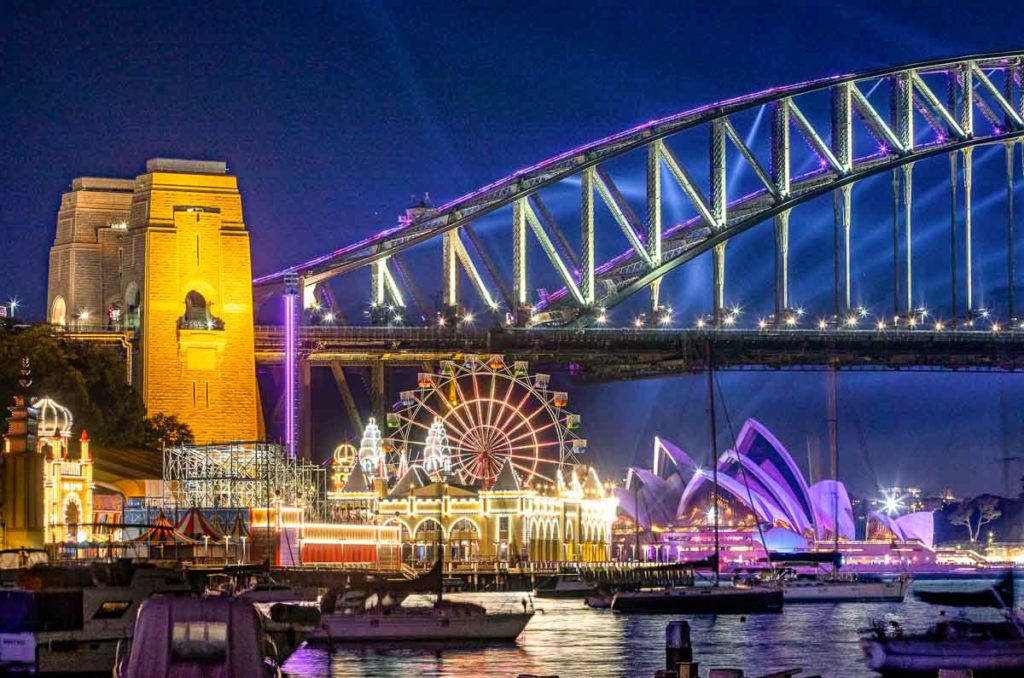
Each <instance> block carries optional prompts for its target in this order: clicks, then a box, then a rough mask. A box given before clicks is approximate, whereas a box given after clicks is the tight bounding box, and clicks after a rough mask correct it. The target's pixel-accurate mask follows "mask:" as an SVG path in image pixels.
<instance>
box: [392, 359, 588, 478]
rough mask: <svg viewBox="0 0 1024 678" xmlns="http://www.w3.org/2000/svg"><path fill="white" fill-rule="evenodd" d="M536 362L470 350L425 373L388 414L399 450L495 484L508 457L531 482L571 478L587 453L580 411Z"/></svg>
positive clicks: (453, 472) (435, 466) (422, 461)
mask: <svg viewBox="0 0 1024 678" xmlns="http://www.w3.org/2000/svg"><path fill="white" fill-rule="evenodd" d="M528 368H529V365H528V364H527V363H526V362H525V361H515V362H513V363H511V364H509V363H507V362H506V361H505V359H504V357H502V356H500V355H486V356H478V355H465V356H463V358H462V360H458V361H455V360H444V361H441V366H440V370H439V372H437V373H431V372H421V373H420V374H419V376H418V379H417V385H418V387H419V388H417V389H415V390H412V391H403V392H402V393H401V394H400V399H399V401H398V402H397V403H396V404H395V407H394V408H393V411H392V412H391V413H390V414H389V415H388V422H387V423H388V427H389V428H391V429H392V430H393V431H394V433H393V438H392V441H393V445H394V449H395V450H396V452H399V453H404V454H406V455H408V459H409V460H410V461H411V462H412V463H419V464H422V465H424V467H425V468H426V469H428V470H435V471H436V470H437V469H441V468H444V469H446V470H447V471H448V473H449V474H450V475H452V476H454V477H455V478H457V479H458V480H459V481H461V482H463V483H465V484H473V485H475V484H481V485H483V486H484V487H490V486H491V485H492V484H493V483H494V480H495V478H496V477H497V476H498V474H499V473H500V472H501V470H502V468H504V466H505V464H506V463H507V462H511V464H512V466H513V468H514V469H515V470H516V472H517V474H518V475H519V478H520V480H521V481H522V482H523V483H524V484H527V485H531V484H535V483H544V482H546V483H552V484H555V483H557V482H559V480H558V479H559V478H560V477H561V478H563V479H564V474H563V470H564V469H565V468H566V467H567V466H573V465H577V464H579V457H578V455H579V454H582V453H583V452H585V451H586V446H587V443H586V440H584V439H582V438H580V437H579V436H578V435H577V434H576V429H577V428H579V424H580V416H579V415H578V414H575V413H573V412H570V411H569V410H567V409H566V405H567V404H568V394H567V393H565V392H563V391H552V390H550V389H549V388H548V384H549V381H550V377H548V375H546V374H530V373H529V369H528ZM442 448H443V450H444V451H443V452H441V450H442ZM444 456H446V459H442V457H444ZM445 461H447V462H448V464H447V466H445V465H444V463H445Z"/></svg>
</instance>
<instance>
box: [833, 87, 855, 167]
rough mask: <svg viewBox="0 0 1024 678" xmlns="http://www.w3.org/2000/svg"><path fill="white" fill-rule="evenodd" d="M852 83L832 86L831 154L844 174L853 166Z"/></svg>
mask: <svg viewBox="0 0 1024 678" xmlns="http://www.w3.org/2000/svg"><path fill="white" fill-rule="evenodd" d="M852 87H853V84H852V83H843V84H842V85H837V86H835V87H833V88H832V100H831V115H832V154H833V155H834V156H835V158H836V160H837V161H838V162H839V165H840V166H841V167H842V172H843V174H846V173H847V172H849V171H850V169H851V168H852V167H853V143H852V142H853V115H852V113H853V101H852V98H853V97H852V93H851V88H852Z"/></svg>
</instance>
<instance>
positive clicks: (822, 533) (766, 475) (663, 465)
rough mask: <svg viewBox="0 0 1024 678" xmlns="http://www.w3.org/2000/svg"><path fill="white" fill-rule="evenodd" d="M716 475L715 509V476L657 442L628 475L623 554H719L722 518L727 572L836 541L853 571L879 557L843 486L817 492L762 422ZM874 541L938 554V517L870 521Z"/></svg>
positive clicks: (722, 459)
mask: <svg viewBox="0 0 1024 678" xmlns="http://www.w3.org/2000/svg"><path fill="white" fill-rule="evenodd" d="M717 472H718V473H717V475H718V489H719V492H718V495H719V498H718V506H717V507H715V506H714V488H713V483H712V479H711V476H712V473H711V471H710V470H709V469H704V468H701V467H700V465H699V464H697V463H696V461H695V460H694V458H693V457H691V456H690V455H689V454H687V453H686V452H685V451H683V450H682V449H681V448H680V447H678V446H676V445H674V444H673V443H671V442H669V441H667V440H665V439H663V438H655V440H654V454H653V459H652V465H651V467H650V468H648V469H645V468H637V467H633V468H630V469H629V473H628V475H627V478H626V483H625V486H624V487H621V488H617V489H616V493H617V497H618V500H619V506H620V509H621V511H622V513H623V514H624V516H625V518H626V520H627V521H628V522H629V523H630V524H631V525H632V526H633V531H625V530H624V531H623V533H624V534H627V533H628V535H629V536H628V537H626V536H624V537H623V539H622V540H621V543H620V544H619V545H618V548H619V549H621V551H622V553H621V555H622V556H623V557H627V558H628V557H631V556H630V554H631V553H634V552H635V551H637V550H638V549H639V550H640V551H641V555H640V557H642V558H647V559H653V560H665V561H676V560H690V559H698V558H701V557H704V556H706V555H708V554H709V552H710V551H712V550H713V547H712V543H713V542H712V538H711V536H710V531H711V526H712V524H713V522H714V521H713V519H714V518H715V517H716V516H715V511H716V510H717V511H718V516H717V517H718V518H719V520H720V525H721V530H722V533H721V550H722V554H721V557H722V562H723V564H732V565H733V566H735V565H737V564H742V563H750V562H753V561H755V560H757V559H758V558H763V557H764V556H765V555H766V554H765V553H764V551H765V548H767V550H769V551H790V552H792V551H803V550H831V549H832V548H833V544H834V543H835V541H836V539H837V538H838V542H839V548H840V550H841V551H843V552H844V555H845V557H846V560H847V561H848V562H851V557H852V558H853V561H856V558H857V556H853V554H857V553H859V554H865V555H863V556H862V557H865V558H866V557H868V554H869V553H870V552H871V551H872V549H870V548H868V549H865V548H864V547H865V544H867V543H868V541H866V540H864V539H862V540H859V541H858V540H857V535H856V522H855V519H854V512H853V508H852V505H851V501H850V496H849V494H848V493H847V490H846V487H845V486H844V485H843V483H842V482H837V481H834V480H821V481H818V482H815V483H811V484H809V483H808V482H807V480H806V478H805V476H804V474H803V472H802V471H801V470H800V467H799V466H798V465H797V464H796V462H795V461H794V460H793V457H792V455H790V453H789V452H788V451H787V450H786V448H785V447H784V446H783V445H782V443H781V442H780V441H779V440H778V439H777V438H776V437H775V436H774V435H773V434H772V433H771V431H769V430H768V428H767V427H766V426H765V425H764V424H762V423H761V422H759V421H757V420H755V419H748V420H746V421H745V422H744V424H743V427H742V428H741V429H740V431H739V434H738V435H737V436H736V445H735V448H733V449H729V450H726V451H725V452H724V453H722V454H721V455H720V456H719V457H718V460H717ZM641 535H642V536H641ZM760 535H763V544H762V538H761V536H760ZM866 538H867V540H870V541H875V542H877V544H878V545H879V546H889V545H891V544H893V543H895V542H910V543H913V544H915V545H918V546H920V547H921V548H922V550H923V551H924V552H930V550H931V547H932V538H933V519H932V514H931V513H930V512H917V513H910V514H907V515H903V516H898V517H892V516H888V515H885V514H884V513H877V512H872V513H870V514H869V515H868V516H867V528H866ZM884 550H886V549H884V548H883V549H875V551H876V552H878V553H881V551H884ZM617 555H619V554H617ZM872 557H873V556H872ZM878 557H884V556H881V555H879V556H878Z"/></svg>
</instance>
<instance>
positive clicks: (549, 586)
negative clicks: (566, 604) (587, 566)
mask: <svg viewBox="0 0 1024 678" xmlns="http://www.w3.org/2000/svg"><path fill="white" fill-rule="evenodd" d="M596 593H597V586H595V585H594V584H592V583H590V582H588V581H586V580H584V579H583V578H582V577H580V576H579V575H578V574H559V575H554V576H552V577H550V578H548V579H547V580H545V581H543V582H541V583H540V584H538V585H537V588H536V590H535V591H534V595H536V596H537V597H538V598H587V597H588V596H593V595H594V594H596Z"/></svg>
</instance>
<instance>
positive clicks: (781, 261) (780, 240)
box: [775, 210, 790, 323]
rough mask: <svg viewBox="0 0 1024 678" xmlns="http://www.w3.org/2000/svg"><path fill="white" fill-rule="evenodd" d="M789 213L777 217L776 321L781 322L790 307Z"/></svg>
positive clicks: (782, 213) (787, 211)
mask: <svg viewBox="0 0 1024 678" xmlns="http://www.w3.org/2000/svg"><path fill="white" fill-rule="evenodd" d="M789 214H790V211H789V210H786V211H785V212H780V213H779V214H778V216H776V217H775V322H776V323H781V322H782V320H783V318H782V314H783V311H785V310H786V309H788V308H789Z"/></svg>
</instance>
